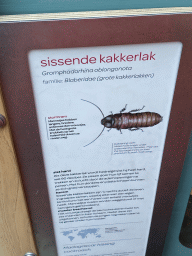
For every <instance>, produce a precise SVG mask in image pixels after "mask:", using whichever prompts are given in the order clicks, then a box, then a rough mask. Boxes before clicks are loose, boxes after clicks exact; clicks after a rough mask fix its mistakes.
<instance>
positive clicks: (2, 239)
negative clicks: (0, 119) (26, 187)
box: [0, 91, 36, 256]
mask: <svg viewBox="0 0 192 256" xmlns="http://www.w3.org/2000/svg"><path fill="white" fill-rule="evenodd" d="M0 113H1V114H2V115H4V116H6V113H5V108H4V104H3V98H2V93H1V91H0ZM6 120H7V121H8V119H7V117H6ZM26 252H34V253H36V249H35V244H34V240H33V235H32V229H31V225H30V220H29V216H28V212H27V206H26V202H25V197H24V192H23V188H22V183H21V179H20V173H19V168H18V164H17V160H16V156H15V152H14V147H13V143H12V139H11V133H10V127H9V124H8V122H7V125H6V126H5V127H4V128H0V255H1V256H23V255H25V253H26Z"/></svg>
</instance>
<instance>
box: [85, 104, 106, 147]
mask: <svg viewBox="0 0 192 256" xmlns="http://www.w3.org/2000/svg"><path fill="white" fill-rule="evenodd" d="M81 100H83V99H81ZM83 101H86V102H88V103H90V104H92V105H94V106H95V107H97V108H98V109H99V110H100V112H101V114H102V116H103V118H104V117H105V116H104V114H103V112H102V110H101V109H100V108H99V107H98V106H97V105H95V104H94V103H93V102H90V101H88V100H83ZM104 129H105V126H104V127H103V130H102V131H101V133H100V134H99V135H98V136H97V138H95V139H94V140H93V141H91V142H90V143H89V144H87V145H85V146H84V147H87V146H89V145H90V144H91V143H93V142H94V141H96V140H97V139H98V138H99V136H101V134H102V133H103V131H104Z"/></svg>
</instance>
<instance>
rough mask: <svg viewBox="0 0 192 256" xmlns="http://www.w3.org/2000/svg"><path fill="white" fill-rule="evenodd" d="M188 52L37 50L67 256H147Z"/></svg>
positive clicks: (161, 48) (37, 80) (50, 175)
mask: <svg viewBox="0 0 192 256" xmlns="http://www.w3.org/2000/svg"><path fill="white" fill-rule="evenodd" d="M181 51H182V43H180V42H165V43H149V44H135V45H131V44H129V45H117V46H101V47H81V48H65V49H40V50H32V51H30V52H29V54H28V59H29V69H30V74H31V80H32V87H33V92H34V98H35V103H36V110H37V117H38V125H39V131H40V137H41V143H42V147H43V158H44V163H45V170H46V177H47V183H48V190H49V197H50V203H51V211H52V216H53V225H54V231H55V236H56V243H57V249H58V255H59V256H63V255H66V256H76V255H87V256H88V255H89V256H91V255H92V256H93V255H100V256H101V255H102V256H103V255H123V256H125V255H135V256H136V255H143V256H144V255H145V253H146V248H147V242H148V236H149V231H150V226H151V219H152V213H153V208H154V202H155V196H156V190H157V184H158V179H159V174H160V167H161V161H162V156H163V150H164V144H165V138H166V134H167V127H168V122H169V116H170V111H171V105H172V99H173V94H174V90H175V84H176V78H177V72H178V67H179V63H180V56H181Z"/></svg>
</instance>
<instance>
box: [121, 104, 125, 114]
mask: <svg viewBox="0 0 192 256" xmlns="http://www.w3.org/2000/svg"><path fill="white" fill-rule="evenodd" d="M126 108H127V104H126V105H125V107H124V108H123V109H121V111H120V113H122V112H123V111H125V110H126Z"/></svg>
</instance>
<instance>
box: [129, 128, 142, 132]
mask: <svg viewBox="0 0 192 256" xmlns="http://www.w3.org/2000/svg"><path fill="white" fill-rule="evenodd" d="M138 130H141V131H142V132H143V129H141V128H139V127H137V128H129V131H131V132H134V131H138Z"/></svg>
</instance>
